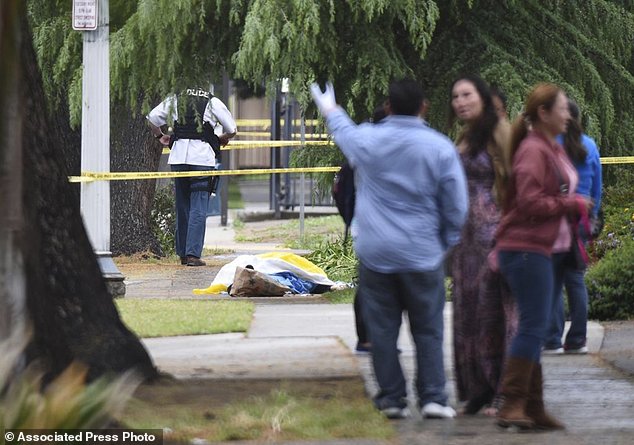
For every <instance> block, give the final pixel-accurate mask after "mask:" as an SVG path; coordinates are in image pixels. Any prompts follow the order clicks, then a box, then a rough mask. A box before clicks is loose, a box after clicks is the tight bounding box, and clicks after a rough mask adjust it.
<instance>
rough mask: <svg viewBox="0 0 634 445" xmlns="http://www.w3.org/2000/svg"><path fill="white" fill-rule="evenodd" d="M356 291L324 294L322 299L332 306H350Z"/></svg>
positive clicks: (347, 290)
mask: <svg viewBox="0 0 634 445" xmlns="http://www.w3.org/2000/svg"><path fill="white" fill-rule="evenodd" d="M355 292H356V289H343V290H337V291H333V292H326V293H325V294H324V297H325V298H326V299H327V300H328V302H329V303H332V304H352V303H353V301H354V294H355Z"/></svg>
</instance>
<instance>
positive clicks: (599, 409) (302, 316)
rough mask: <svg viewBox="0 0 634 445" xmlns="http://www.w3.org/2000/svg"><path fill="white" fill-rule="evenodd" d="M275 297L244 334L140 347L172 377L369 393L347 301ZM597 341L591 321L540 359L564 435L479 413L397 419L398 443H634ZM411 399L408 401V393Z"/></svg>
mask: <svg viewBox="0 0 634 445" xmlns="http://www.w3.org/2000/svg"><path fill="white" fill-rule="evenodd" d="M280 301H281V300H280V299H277V300H275V301H274V302H271V301H269V302H267V303H260V304H257V306H256V311H255V315H254V320H253V323H252V325H251V328H250V330H249V332H248V334H247V335H242V334H225V335H220V336H213V335H211V336H196V337H174V338H167V339H148V340H145V344H146V346H147V347H148V349H149V351H150V353H151V355H152V356H153V358H154V360H155V361H156V363H157V365H158V366H159V367H160V368H161V369H163V370H165V371H167V372H171V373H174V374H175V375H177V376H180V377H193V376H195V377H204V378H227V377H231V378H310V377H327V378H332V377H346V376H354V375H359V374H360V375H361V376H363V378H364V381H365V382H366V387H367V389H368V391H369V392H370V393H373V392H374V391H375V389H376V385H375V382H374V378H373V375H372V371H371V366H370V363H369V358H368V357H367V356H359V355H354V354H353V353H352V350H353V347H354V344H355V333H354V323H353V321H354V320H353V311H352V308H351V306H350V305H330V304H302V303H293V304H284V303H281V302H280ZM450 315H451V305H448V306H447V308H446V310H445V320H446V324H445V331H446V335H445V365H446V369H447V370H448V385H447V387H448V392H449V393H450V397H451V400H452V402H453V403H454V404H455V390H454V381H453V374H452V371H451V356H450V351H451V347H450V340H451V336H450V331H451V329H450V319H451V317H450ZM602 338H603V329H602V327H601V326H600V325H599V324H597V323H592V322H591V323H590V325H589V344H588V346H589V349H590V351H591V353H590V354H588V355H585V356H570V355H565V356H556V357H545V358H544V361H543V364H544V372H545V380H546V384H545V396H546V402H547V404H548V407H549V409H550V410H551V411H552V412H553V413H554V414H556V415H557V416H558V417H559V418H560V419H561V420H562V421H564V423H565V424H566V425H567V427H568V429H567V430H566V431H564V432H556V433H540V434H511V433H505V432H500V431H498V430H497V428H496V427H495V426H494V422H493V420H492V419H490V418H487V417H485V416H480V415H478V416H473V417H461V418H459V419H456V420H453V421H430V420H423V419H421V418H420V416H418V415H417V414H416V415H415V416H414V417H413V418H411V419H407V420H404V421H398V422H395V425H396V428H397V431H398V443H401V444H408V445H409V444H468V443H469V444H470V443H475V442H476V441H486V443H487V444H498V443H499V444H507V443H510V444H532V443H552V444H571V445H572V444H574V445H581V444H632V443H634V381H633V380H632V379H631V378H628V377H626V375H625V374H623V373H622V372H619V371H618V370H615V369H613V368H612V367H611V366H609V365H608V364H607V363H606V362H605V361H604V360H603V359H602V358H601V356H600V354H599V353H598V352H599V348H600V346H601V342H602ZM399 347H400V348H401V350H402V351H403V353H402V354H401V360H402V363H403V366H404V369H405V371H406V373H407V375H408V377H409V380H410V382H411V379H412V376H413V374H414V362H413V348H412V344H411V342H410V340H409V336H408V335H407V333H406V331H405V326H404V330H403V331H402V333H401V337H400V339H399ZM411 393H412V392H411V390H410V395H411ZM410 403H411V405H412V406H415V404H414V403H415V402H414V399H413V398H412V399H411V400H410ZM351 443H353V442H351ZM360 443H363V442H360Z"/></svg>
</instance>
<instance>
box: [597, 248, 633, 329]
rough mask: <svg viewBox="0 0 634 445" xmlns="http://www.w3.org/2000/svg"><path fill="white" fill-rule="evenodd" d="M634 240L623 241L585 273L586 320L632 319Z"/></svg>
mask: <svg viewBox="0 0 634 445" xmlns="http://www.w3.org/2000/svg"><path fill="white" fill-rule="evenodd" d="M633 264H634V241H632V240H631V239H627V238H625V239H624V240H623V241H622V246H621V247H620V248H619V249H616V250H612V251H609V252H607V253H606V255H605V257H603V259H602V260H601V261H599V262H598V263H596V264H595V265H594V266H593V267H591V268H590V270H589V271H588V273H587V274H586V285H587V287H588V300H589V308H588V309H589V311H588V315H589V317H590V318H594V319H598V320H621V319H630V318H634V267H632V265H633Z"/></svg>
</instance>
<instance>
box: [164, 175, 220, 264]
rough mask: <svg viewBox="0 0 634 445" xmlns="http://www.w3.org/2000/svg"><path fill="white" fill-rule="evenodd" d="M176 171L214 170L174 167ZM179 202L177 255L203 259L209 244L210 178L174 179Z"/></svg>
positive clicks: (177, 210) (176, 199) (177, 212)
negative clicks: (206, 237) (205, 243)
mask: <svg viewBox="0 0 634 445" xmlns="http://www.w3.org/2000/svg"><path fill="white" fill-rule="evenodd" d="M170 167H171V168H172V171H174V172H182V171H198V170H199V171H206V170H213V169H214V167H210V166H204V165H190V164H173V165H171V166H170ZM174 195H175V201H176V254H177V255H178V256H180V257H185V256H188V255H191V256H194V257H196V258H200V256H201V254H202V251H203V243H204V242H205V229H206V225H207V206H208V205H209V177H207V176H198V177H191V178H175V179H174Z"/></svg>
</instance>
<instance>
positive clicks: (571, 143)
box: [544, 99, 602, 354]
mask: <svg viewBox="0 0 634 445" xmlns="http://www.w3.org/2000/svg"><path fill="white" fill-rule="evenodd" d="M568 108H569V110H570V121H569V122H568V128H567V130H566V133H564V134H562V135H559V137H558V139H557V141H558V142H559V143H560V144H562V145H563V147H564V148H565V149H566V153H567V154H568V156H569V157H570V160H571V161H572V163H573V164H574V166H575V168H576V169H577V173H578V175H579V184H578V185H577V193H578V194H581V195H584V196H588V197H590V198H591V199H592V201H593V204H594V205H593V207H592V210H591V211H590V219H591V220H593V219H594V220H598V217H599V210H600V208H601V186H602V179H601V162H600V159H599V149H598V148H597V144H596V142H595V141H594V139H592V138H591V137H589V136H588V135H586V134H585V133H583V128H582V127H581V119H580V114H579V107H578V106H577V104H576V103H575V102H574V101H572V100H570V99H569V100H568ZM581 235H582V237H585V238H586V240H588V239H589V238H590V237H591V236H592V235H591V234H581ZM584 275H585V270H579V269H576V268H574V267H572V266H570V265H567V264H564V265H563V269H562V274H561V275H560V276H561V278H562V279H563V285H564V286H565V287H566V293H567V295H568V308H569V313H570V329H569V330H568V333H567V334H566V338H565V341H564V342H563V346H562V336H563V332H564V321H565V316H564V305H563V298H562V296H561V295H560V297H559V298H557V299H556V302H555V308H554V311H553V314H552V315H551V317H552V318H551V326H550V331H549V332H550V334H549V336H548V339H547V341H546V344H545V346H544V352H545V353H550V354H563V353H566V354H586V353H587V352H588V348H587V346H586V325H587V322H588V291H587V289H586V284H585V282H584ZM556 281H559V283H558V284H557V283H556V284H555V295H557V294H561V291H562V281H561V280H556Z"/></svg>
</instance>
